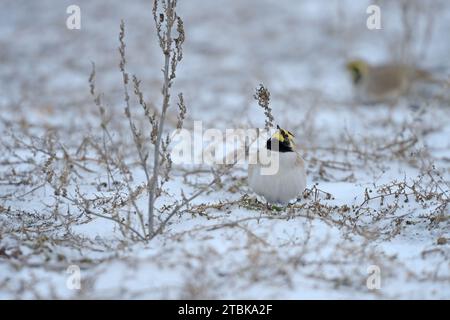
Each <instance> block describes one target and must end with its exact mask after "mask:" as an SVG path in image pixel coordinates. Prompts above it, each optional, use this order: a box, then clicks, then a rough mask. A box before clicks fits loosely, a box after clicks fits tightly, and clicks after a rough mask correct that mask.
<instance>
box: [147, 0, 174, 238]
mask: <svg viewBox="0 0 450 320" xmlns="http://www.w3.org/2000/svg"><path fill="white" fill-rule="evenodd" d="M155 5H156V2H155ZM173 5H174V4H173V3H172V0H167V8H166V19H167V24H166V26H167V28H166V30H165V35H164V39H160V40H164V41H161V42H160V43H162V44H163V46H164V47H163V48H162V49H163V53H164V70H163V74H164V84H163V88H162V95H163V102H162V111H161V116H160V118H159V126H158V136H157V138H156V143H155V157H154V160H153V175H152V178H151V180H150V186H149V197H148V228H149V234H150V236H152V235H153V231H154V216H155V213H154V207H155V203H154V202H155V189H156V187H157V185H158V176H159V164H160V163H159V158H160V154H159V150H160V147H161V139H162V135H163V132H164V121H165V119H166V113H167V109H168V108H169V102H170V92H169V86H170V81H171V76H170V72H169V68H170V53H171V51H172V26H173V22H174V12H173V10H174V8H173ZM172 71H174V70H172Z"/></svg>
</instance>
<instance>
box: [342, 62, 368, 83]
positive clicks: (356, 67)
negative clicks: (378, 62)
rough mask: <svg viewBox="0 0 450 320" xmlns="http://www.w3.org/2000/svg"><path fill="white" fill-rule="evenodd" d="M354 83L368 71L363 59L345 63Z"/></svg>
mask: <svg viewBox="0 0 450 320" xmlns="http://www.w3.org/2000/svg"><path fill="white" fill-rule="evenodd" d="M346 67H347V70H348V71H349V72H350V74H351V76H352V80H353V83H354V84H358V83H359V82H360V81H361V80H362V79H363V78H364V77H366V76H367V74H368V72H369V65H368V64H367V62H365V61H363V60H352V61H349V62H348V63H347V65H346Z"/></svg>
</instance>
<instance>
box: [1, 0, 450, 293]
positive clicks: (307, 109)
mask: <svg viewBox="0 0 450 320" xmlns="http://www.w3.org/2000/svg"><path fill="white" fill-rule="evenodd" d="M378 3H379V4H380V6H381V13H382V29H381V30H368V29H367V28H366V19H367V17H368V15H367V14H366V8H367V6H368V5H369V4H370V2H365V1H313V0H302V1H296V0H290V1H287V0H283V1H272V0H246V1H240V0H232V1H231V0H215V1H201V0H179V4H178V13H179V15H180V16H181V17H182V18H183V20H184V26H185V32H186V42H185V47H184V58H183V60H182V61H181V62H180V65H179V68H178V70H177V77H176V79H175V82H174V86H173V94H172V97H173V98H175V97H176V96H177V93H178V92H180V91H182V92H183V94H184V97H185V102H186V105H187V108H188V116H187V119H186V123H185V124H186V127H187V128H188V129H192V128H193V123H194V121H202V124H203V127H204V129H208V128H219V129H226V128H256V127H260V128H262V127H264V113H263V111H262V110H261V108H260V107H259V106H258V105H257V102H256V101H255V100H254V99H253V94H254V92H255V88H256V87H257V86H258V85H259V84H260V83H264V85H265V86H266V87H268V88H269V89H270V92H271V107H272V109H273V114H274V116H275V120H276V123H278V124H280V126H282V127H284V128H286V129H288V130H289V131H291V132H293V133H295V136H296V142H297V145H298V147H299V150H300V152H301V153H302V155H304V158H305V160H306V161H307V163H308V168H307V173H308V184H307V187H308V189H310V192H306V193H305V194H304V197H303V198H302V199H299V201H297V202H296V203H295V204H291V205H290V206H288V207H287V208H274V209H273V210H269V209H267V208H266V206H265V204H262V203H260V202H258V201H257V200H256V196H255V195H254V194H253V193H252V192H251V190H250V189H249V188H248V186H247V182H246V167H245V165H244V166H240V165H237V166H235V167H233V168H231V169H230V170H228V171H226V174H223V175H222V177H221V182H220V183H219V184H215V185H213V187H212V188H210V189H208V191H206V192H205V193H203V194H202V195H200V196H199V197H197V198H196V199H195V200H193V203H192V204H191V205H190V206H189V207H188V208H185V209H183V210H182V212H181V214H179V215H175V216H174V217H173V219H172V220H171V223H170V225H169V226H168V227H167V228H166V229H165V230H164V232H163V233H162V234H161V235H158V236H157V237H155V238H154V239H152V240H151V241H149V242H141V241H135V240H133V239H132V238H131V236H130V234H129V233H128V234H126V233H125V234H124V232H123V229H121V228H120V227H119V225H118V224H116V223H114V222H112V221H110V220H108V219H103V218H98V217H95V216H92V215H89V214H86V212H85V211H83V210H82V209H80V207H82V206H80V205H78V206H77V205H75V204H74V202H73V201H72V202H71V201H69V200H68V198H69V199H73V198H77V197H78V196H79V195H80V194H81V195H84V196H85V197H86V198H88V199H94V198H98V199H97V200H96V202H95V206H94V207H92V208H91V209H92V210H94V211H95V212H100V213H104V214H105V215H108V214H110V213H111V211H110V210H112V208H113V207H114V205H116V207H117V206H119V207H120V208H119V209H117V210H118V211H119V212H121V214H123V216H124V217H130V221H132V223H136V219H135V217H134V215H133V212H134V211H135V209H134V208H133V206H132V205H131V204H129V203H128V204H126V205H117V203H120V201H119V200H121V199H122V200H123V199H125V200H126V199H127V197H129V191H130V190H129V189H127V187H126V185H127V183H126V181H124V175H122V174H121V172H119V171H120V170H118V168H113V170H112V175H113V178H114V179H115V181H116V183H115V184H114V188H109V186H108V184H110V183H111V181H110V178H111V177H110V176H108V171H107V168H106V167H105V165H104V162H102V159H101V158H102V156H101V154H102V149H101V148H102V147H101V146H102V141H103V140H102V139H103V136H102V135H103V131H102V130H101V128H100V117H99V114H98V108H97V106H96V105H95V103H94V102H93V99H92V97H91V95H90V93H89V83H88V78H89V74H90V72H91V62H95V65H96V90H97V91H98V92H102V93H103V94H104V96H103V101H104V104H105V106H106V109H107V118H108V119H109V122H108V127H109V131H110V133H111V135H112V140H113V143H112V144H111V145H110V146H109V147H108V148H109V150H110V151H111V152H112V153H114V154H115V155H119V154H120V155H121V156H123V159H124V161H125V163H126V164H127V165H128V167H129V168H130V170H131V173H132V174H133V181H129V182H128V185H129V186H131V187H132V188H133V189H132V190H133V191H136V190H138V191H136V204H137V206H138V207H139V208H141V210H144V211H145V208H146V203H147V197H146V194H145V192H142V190H143V189H144V187H143V186H144V182H145V176H144V173H143V172H142V169H141V168H140V167H139V165H138V164H137V161H138V156H137V154H136V152H135V147H134V145H133V140H132V136H131V134H130V130H129V127H128V122H127V119H126V117H125V116H124V112H123V110H124V102H123V92H122V80H121V74H120V71H119V68H118V63H119V54H118V50H117V47H118V45H119V40H118V33H119V24H120V20H121V19H123V20H124V21H125V25H126V44H127V63H128V64H127V68H128V71H129V73H130V74H136V75H137V76H138V77H139V78H140V79H141V80H142V82H141V88H142V91H143V92H144V96H145V99H146V100H147V101H148V103H153V104H154V105H155V106H157V108H159V106H160V104H161V79H162V74H161V72H160V70H161V67H162V65H163V56H162V54H161V52H160V48H159V46H158V42H157V38H156V34H155V30H154V22H153V17H152V13H151V9H152V1H149V0H134V1H128V2H126V3H125V2H124V1H106V0H102V1H87V0H79V1H77V3H76V4H77V5H79V6H80V8H81V29H80V30H68V29H67V28H66V25H65V23H66V18H67V17H68V15H67V14H66V8H67V6H69V5H70V4H72V1H57V0H42V1H27V0H21V1H17V0H4V1H3V2H2V10H1V11H0V48H1V50H0V58H1V61H2V64H1V68H0V106H1V110H2V112H1V113H0V119H1V122H0V128H1V131H2V133H1V140H0V141H1V151H2V152H1V153H0V298H3V299H9V298H152V299H153V298H156V299H158V298H159V299H161V298H172V299H176V298H188V299H195V298H227V299H228V298H230V299H231V298H253V299H262V298H274V299H315V298H318V299H324V298H351V299H361V298H369V299H378V298H400V299H410V298H419V299H423V298H440V299H449V298H450V219H449V217H450V215H449V207H450V205H449V199H450V190H449V189H450V188H449V183H450V139H449V137H450V105H449V100H448V99H437V98H433V99H427V100H424V101H411V100H410V99H403V100H401V101H399V102H398V103H397V104H396V105H393V106H389V105H383V104H377V105H371V106H366V105H358V104H356V103H355V102H354V101H353V99H352V87H351V83H350V80H349V77H348V75H347V74H346V72H345V68H344V65H345V63H346V61H347V59H349V58H355V57H363V58H365V59H367V60H368V61H370V62H372V63H381V62H383V61H388V60H391V59H395V58H396V57H398V55H399V54H401V52H402V50H403V51H404V50H406V51H407V52H408V56H409V57H412V58H414V61H416V62H417V63H418V64H420V66H421V67H424V68H427V69H429V70H433V72H436V74H438V75H439V76H442V77H443V78H447V79H448V75H449V74H450V71H449V70H450V62H449V60H448V52H449V50H450V42H449V41H448V30H449V28H450V6H449V3H447V2H446V1H429V2H427V5H426V6H423V5H422V6H423V7H420V3H421V1H411V3H412V4H411V5H409V6H408V8H407V9H404V11H403V15H402V9H401V6H400V1H399V2H397V1H378ZM416 4H417V5H418V6H419V7H415V5H416ZM405 10H406V11H405ZM405 12H406V13H405ZM404 14H407V15H408V19H409V20H408V21H412V24H410V26H409V28H410V31H411V32H410V33H408V32H405V30H404V24H402V21H403V20H402V17H404ZM430 17H431V20H430ZM430 21H432V23H429V22H430ZM439 90H442V91H443V92H444V93H448V90H449V87H448V86H447V87H445V86H443V87H441V88H439ZM130 92H131V93H132V89H130ZM131 101H132V112H133V114H134V116H135V118H136V122H137V123H138V124H139V126H140V127H142V128H146V127H145V126H146V121H145V119H142V118H143V117H142V111H141V108H140V106H139V105H138V103H137V101H136V99H135V98H134V96H133V98H132V100H131ZM175 104H176V103H175V101H174V102H173V103H172V107H171V109H170V111H169V113H170V114H169V121H168V123H169V124H168V130H172V129H173V128H174V125H175V123H176V107H175ZM174 119H175V120H174ZM99 146H100V147H99ZM210 180H211V174H210V167H209V166H207V165H192V164H190V165H174V167H173V168H172V171H171V178H170V180H169V181H168V182H167V183H166V185H165V190H166V193H164V194H163V195H162V196H161V198H160V199H159V200H158V202H157V206H158V208H162V209H161V210H163V209H164V207H170V206H173V205H174V204H175V203H177V201H179V200H180V199H181V198H182V196H181V192H182V190H183V193H184V194H186V195H187V196H189V195H190V194H192V193H195V192H196V191H197V190H198V189H199V188H202V186H204V185H205V184H207V183H208V182H209V181H210ZM139 187H140V188H139ZM55 188H56V189H57V190H58V192H55ZM113 189H114V190H113ZM139 190H140V191H139ZM114 197H118V198H119V199H117V198H114ZM77 199H78V200H80V198H77ZM123 202H124V201H122V203H123ZM112 203H113V204H112ZM116 207H114V208H116ZM164 217H165V216H164V214H163V215H162V218H164ZM157 222H158V220H157ZM136 225H138V224H136ZM69 266H78V267H79V268H80V276H81V288H80V289H79V290H76V289H75V290H74V289H73V288H72V287H71V286H70V283H71V282H70V280H71V279H73V273H70V272H69V271H70V270H74V269H72V268H69ZM68 268H69V270H68ZM378 271H379V279H380V284H381V288H378V289H377V288H370V286H368V285H367V283H368V280H369V284H370V283H376V281H375V282H371V280H373V279H375V278H373V277H374V276H375V277H376V276H377V275H378ZM373 272H375V274H373ZM375 280H376V279H375ZM68 281H69V285H68Z"/></svg>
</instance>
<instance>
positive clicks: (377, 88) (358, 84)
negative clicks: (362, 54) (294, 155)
mask: <svg viewBox="0 0 450 320" xmlns="http://www.w3.org/2000/svg"><path fill="white" fill-rule="evenodd" d="M346 68H347V71H348V72H349V73H350V75H351V79H352V82H353V88H354V93H355V98H356V100H357V101H358V102H362V103H364V104H374V103H382V102H386V103H392V102H397V100H398V99H399V98H400V97H402V96H406V95H408V94H409V93H410V89H411V88H412V86H413V85H414V84H416V83H419V82H422V83H427V82H428V83H439V80H436V79H434V77H433V76H432V75H431V73H429V72H428V71H426V70H422V69H419V68H415V67H413V66H410V65H406V64H400V63H398V64H397V63H388V64H382V65H370V64H369V63H368V62H366V61H364V60H362V59H355V60H351V61H349V62H348V63H347V65H346Z"/></svg>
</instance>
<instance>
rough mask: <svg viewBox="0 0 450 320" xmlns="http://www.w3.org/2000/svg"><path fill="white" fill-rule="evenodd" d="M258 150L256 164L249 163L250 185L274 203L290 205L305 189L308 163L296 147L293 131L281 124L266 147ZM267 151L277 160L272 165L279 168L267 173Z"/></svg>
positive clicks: (273, 159) (270, 157)
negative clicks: (263, 156) (306, 164)
mask: <svg viewBox="0 0 450 320" xmlns="http://www.w3.org/2000/svg"><path fill="white" fill-rule="evenodd" d="M257 152H258V160H257V161H256V164H249V166H248V184H249V186H250V187H251V188H252V189H253V191H255V192H256V193H257V194H259V195H261V196H263V197H264V198H265V199H266V200H267V201H268V202H270V203H278V204H282V205H286V204H287V203H289V201H290V200H292V199H295V198H297V196H299V195H300V194H301V192H303V191H304V190H305V187H306V171H305V162H304V160H303V158H302V157H301V156H300V154H299V153H298V152H297V151H296V150H295V144H294V135H293V134H292V133H290V132H289V131H287V130H284V129H281V128H280V127H278V126H277V131H276V132H275V134H274V135H273V136H272V137H270V138H269V139H268V140H267V142H266V146H265V148H261V150H258V151H257ZM263 152H264V153H265V154H267V155H268V156H269V159H270V160H271V161H277V163H275V164H276V165H275V166H274V167H272V168H275V169H276V170H274V171H272V172H270V171H271V170H268V171H266V172H265V170H264V169H267V166H265V163H264V164H263V163H262V162H261V161H260V160H261V157H260V156H261V155H262V154H263ZM273 164H274V163H271V165H273Z"/></svg>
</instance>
